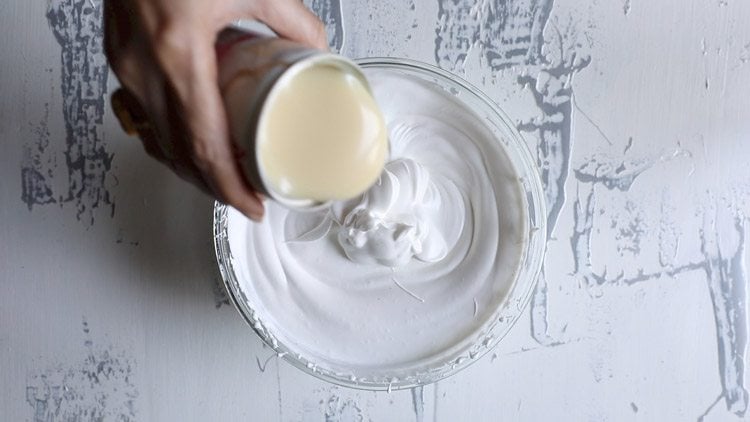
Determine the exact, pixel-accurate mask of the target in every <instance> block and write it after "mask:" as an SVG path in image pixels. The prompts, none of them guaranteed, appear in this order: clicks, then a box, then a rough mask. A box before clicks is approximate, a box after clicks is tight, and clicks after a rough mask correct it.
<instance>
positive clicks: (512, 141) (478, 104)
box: [213, 58, 547, 391]
mask: <svg viewBox="0 0 750 422" xmlns="http://www.w3.org/2000/svg"><path fill="white" fill-rule="evenodd" d="M357 63H358V64H359V65H360V66H361V67H362V68H363V69H364V70H365V72H367V70H368V69H377V70H387V71H389V72H397V73H400V74H403V75H408V76H410V77H415V78H418V79H421V80H422V81H426V82H429V83H432V84H435V85H437V86H439V87H440V88H442V89H443V90H444V91H445V92H448V93H450V94H451V95H453V96H455V98H456V99H458V100H459V101H460V102H462V103H463V104H464V105H465V106H466V108H467V109H468V110H470V111H471V112H473V113H474V114H475V115H476V116H478V117H479V118H480V119H482V121H483V122H484V123H485V125H486V126H487V128H488V129H489V130H490V131H491V132H492V133H493V134H494V135H495V138H496V139H497V141H498V142H500V143H501V145H502V147H503V151H504V152H505V154H507V156H508V158H509V159H510V162H511V163H512V165H513V166H514V170H515V172H516V174H518V176H519V177H518V181H519V185H520V186H519V189H520V190H521V195H520V196H521V198H522V201H523V202H524V203H523V208H524V211H525V218H524V221H523V224H524V226H525V227H523V228H522V229H523V230H524V231H525V233H527V234H528V236H527V237H526V239H525V245H524V247H523V250H522V252H521V254H520V257H519V262H518V265H517V267H516V269H515V277H514V279H513V281H512V283H511V285H510V288H509V290H508V293H507V295H506V296H505V297H504V299H503V300H502V302H501V303H499V305H498V306H497V308H496V309H494V312H492V313H491V314H490V315H491V317H489V318H486V319H485V321H483V322H482V325H481V328H480V329H478V330H476V331H475V332H473V333H471V335H470V336H467V339H468V340H469V341H466V346H465V347H462V349H460V350H456V351H453V352H451V354H450V355H448V356H445V357H444V358H442V359H440V360H439V361H436V362H434V363H433V364H431V365H430V366H429V367H422V368H419V369H418V370H416V371H414V372H413V373H409V374H407V375H406V376H402V375H403V374H399V375H400V376H398V377H394V376H393V374H392V373H389V370H388V368H382V370H381V368H377V367H376V368H368V370H367V371H366V373H356V371H352V370H347V368H341V367H336V365H333V364H331V365H328V364H326V362H321V361H320V360H318V361H315V362H314V361H311V360H309V359H307V358H306V357H305V356H303V354H302V353H300V351H299V350H294V347H293V345H290V344H285V343H283V342H281V341H279V340H277V338H276V336H275V335H274V333H273V332H271V331H272V329H271V328H269V327H267V326H266V325H265V324H264V323H263V321H262V320H261V318H260V317H259V313H258V312H257V309H258V304H257V303H256V301H255V300H256V298H255V297H254V296H253V294H252V293H250V294H248V292H246V291H244V290H243V288H242V284H243V283H241V282H240V281H241V280H240V279H239V278H238V277H240V276H238V274H243V272H242V271H237V270H238V266H242V265H246V264H243V263H241V262H239V261H238V260H237V259H236V258H235V255H234V254H233V253H232V245H231V242H230V236H229V233H230V232H232V231H233V230H242V229H243V228H244V227H246V226H247V222H246V221H245V222H242V223H235V224H237V225H238V226H237V227H231V226H232V221H242V220H240V219H241V217H238V215H239V213H238V212H237V211H236V210H234V209H232V208H231V207H228V206H226V205H223V204H220V203H216V204H215V206H214V226H213V231H214V247H215V251H216V258H217V261H218V265H219V270H220V272H221V275H222V279H223V281H224V286H225V288H226V290H227V292H228V294H229V297H230V298H231V300H232V302H233V303H234V305H235V307H236V309H237V310H238V311H239V313H240V315H242V317H243V318H244V319H245V321H247V323H248V324H249V325H250V326H251V327H252V328H253V329H254V330H255V332H256V333H257V334H258V336H260V338H261V339H263V341H265V342H266V343H267V344H268V345H269V346H270V347H271V348H272V349H274V350H275V351H276V352H277V354H278V355H279V357H283V358H284V359H285V360H286V361H287V362H289V363H291V364H292V365H294V366H296V367H297V368H299V369H301V370H302V371H304V372H306V373H308V374H311V375H314V376H316V377H318V378H321V379H323V380H326V381H329V382H332V383H334V384H338V385H343V386H347V387H353V388H360V389H368V390H389V391H390V390H391V389H404V388H412V387H415V386H419V385H425V384H430V383H433V382H435V381H438V380H440V379H443V378H445V377H448V376H450V375H452V374H455V373H456V372H458V371H460V370H462V369H464V368H466V367H467V366H468V365H470V364H471V363H473V362H475V361H477V360H478V359H480V358H481V357H482V356H483V355H485V354H486V353H487V352H488V351H489V350H491V349H492V348H493V347H494V346H495V345H497V343H498V342H499V341H500V340H502V338H503V337H504V336H505V335H506V334H507V333H508V331H509V330H510V329H511V328H512V327H513V325H514V324H515V322H516V321H517V320H518V318H519V316H520V315H521V313H522V312H523V311H524V309H525V307H526V305H527V304H528V302H529V299H530V297H531V294H532V292H533V290H534V287H535V285H536V281H537V278H538V276H539V272H540V270H541V266H542V261H543V259H544V253H545V248H546V232H547V230H546V215H547V214H546V210H545V204H544V199H543V198H544V191H543V188H542V184H541V180H540V177H539V171H538V168H537V166H536V164H535V160H534V158H533V156H532V154H531V152H530V151H529V149H528V147H527V146H526V143H525V142H524V140H523V138H522V137H521V135H520V134H519V133H518V131H517V130H516V128H515V126H514V125H513V123H512V121H511V119H510V118H508V116H507V115H506V114H505V113H504V112H503V111H502V110H500V109H499V107H498V106H497V105H496V104H495V103H494V102H493V101H492V100H491V99H490V98H489V97H487V96H486V95H484V94H483V93H482V92H481V91H479V90H478V89H477V88H475V87H473V86H471V85H470V84H469V83H467V82H466V81H464V80H463V79H461V78H459V77H458V76H456V75H453V74H451V73H449V72H446V71H444V70H441V69H439V68H437V67H434V66H431V65H427V64H424V63H420V62H417V61H413V60H405V59H394V58H367V59H360V60H357ZM239 224H244V226H239ZM469 337H471V338H469ZM331 341H335V340H334V339H331Z"/></svg>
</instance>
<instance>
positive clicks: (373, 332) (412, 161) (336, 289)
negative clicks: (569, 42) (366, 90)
mask: <svg viewBox="0 0 750 422" xmlns="http://www.w3.org/2000/svg"><path fill="white" fill-rule="evenodd" d="M366 74H367V76H368V79H369V81H370V84H371V87H372V89H373V93H374V95H375V98H376V100H377V101H378V104H379V105H380V106H381V109H382V111H383V114H384V117H385V119H386V122H387V124H388V129H389V138H390V141H391V159H392V162H391V163H390V164H388V165H387V167H386V172H385V173H384V174H383V176H382V178H381V180H380V183H379V184H378V185H376V186H374V187H373V188H372V189H371V190H370V191H369V192H367V194H366V195H364V196H363V197H361V198H358V199H356V200H353V201H349V202H346V203H339V204H335V205H334V206H333V207H332V208H331V209H329V210H325V211H323V212H319V213H309V212H308V213H303V212H295V211H290V210H288V209H286V208H283V207H281V206H279V205H277V204H274V203H268V208H267V214H266V217H265V219H264V221H263V222H262V223H261V224H251V223H248V222H247V220H245V219H244V218H243V217H241V216H240V215H239V213H231V214H230V221H229V230H228V236H229V238H228V241H229V243H230V245H231V250H232V255H233V262H234V268H235V272H236V273H237V278H238V280H239V283H240V286H239V287H240V289H241V291H242V294H243V295H244V296H245V297H246V299H247V301H248V302H249V304H250V306H251V307H252V309H253V311H254V318H257V320H258V321H262V326H263V327H264V330H266V331H267V332H268V335H269V336H270V337H272V338H274V339H277V340H278V341H279V342H281V343H283V344H285V345H287V346H288V347H289V348H290V349H292V350H293V351H294V353H297V354H299V355H300V356H301V357H303V358H304V359H306V360H308V361H311V362H315V364H316V365H319V366H320V367H325V368H326V369H327V370H330V371H336V372H341V373H351V374H356V375H357V376H363V374H367V373H369V372H370V371H373V372H378V373H381V374H382V373H391V374H396V375H394V376H399V375H398V374H408V373H410V371H414V370H417V368H425V367H427V366H429V365H431V363H433V362H436V361H441V362H442V361H444V359H447V358H450V357H451V356H454V357H455V356H457V354H458V353H459V352H461V351H465V350H466V348H467V347H469V345H470V344H472V342H473V341H475V336H476V335H477V333H479V332H480V331H481V329H482V327H485V326H486V325H487V324H488V323H490V321H491V320H492V317H493V315H494V312H495V311H496V310H497V309H498V307H499V306H500V304H501V303H503V301H504V299H505V297H506V294H507V293H508V291H509V290H510V289H511V288H512V286H513V283H514V280H515V274H516V272H517V270H518V265H519V262H520V256H521V253H522V250H523V248H524V245H525V242H526V239H527V236H528V231H527V230H528V229H527V228H526V225H525V221H527V217H526V215H525V210H524V205H523V204H524V200H525V199H524V196H523V193H522V192H523V191H522V189H521V187H520V184H519V182H518V173H517V172H516V170H515V168H514V166H513V164H512V163H511V161H510V159H509V158H508V155H507V154H506V153H505V150H504V147H503V142H502V140H500V139H498V138H497V137H496V135H495V134H494V133H493V132H492V131H491V130H490V129H489V128H488V126H487V125H486V123H485V122H484V121H483V117H481V116H478V115H477V114H474V112H472V111H471V110H469V109H468V108H467V107H466V105H465V104H464V103H463V102H462V101H461V100H460V99H459V98H457V97H456V96H455V95H453V94H451V93H450V92H447V91H444V90H442V89H441V88H440V87H439V86H437V85H434V84H432V83H430V82H427V81H425V80H422V79H419V78H416V77H413V76H409V75H404V74H403V73H400V72H398V71H394V70H388V69H379V70H366ZM415 299H417V300H415Z"/></svg>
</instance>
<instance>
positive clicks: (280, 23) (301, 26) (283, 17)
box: [256, 0, 328, 50]
mask: <svg viewBox="0 0 750 422" xmlns="http://www.w3.org/2000/svg"><path fill="white" fill-rule="evenodd" d="M257 7H258V8H259V10H258V11H257V15H256V16H257V18H258V19H260V20H261V21H262V22H263V23H265V24H266V25H268V26H269V27H270V28H271V29H273V30H274V31H275V32H276V33H277V34H279V35H280V36H282V37H284V38H289V39H290V40H293V41H297V42H301V43H303V44H307V45H309V46H312V47H316V48H320V49H323V50H326V49H328V37H327V36H326V28H325V25H323V22H321V21H320V19H318V17H317V16H315V14H314V13H313V12H311V11H310V9H308V8H307V7H306V6H305V5H304V3H302V2H301V1H300V0H274V1H268V2H261V5H259V6H257Z"/></svg>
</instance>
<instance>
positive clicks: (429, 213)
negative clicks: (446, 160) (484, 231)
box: [338, 158, 464, 267]
mask: <svg viewBox="0 0 750 422" xmlns="http://www.w3.org/2000/svg"><path fill="white" fill-rule="evenodd" d="M454 193H456V194H457V193H458V192H457V191H455V190H454ZM452 199H454V198H445V199H444V198H443V195H442V194H441V191H440V189H438V188H437V187H436V186H435V183H434V182H433V181H432V179H431V178H430V172H429V171H428V170H427V169H426V168H425V167H424V166H422V165H421V164H419V163H418V162H417V161H415V160H413V159H410V158H402V159H397V160H394V161H391V162H390V163H388V164H386V166H385V169H384V170H383V174H382V175H381V176H380V179H379V180H378V181H377V183H375V185H374V186H373V187H372V188H370V190H369V191H367V192H366V193H365V194H364V195H362V197H361V198H360V199H357V200H355V201H354V202H355V203H354V205H353V206H352V207H351V208H350V209H349V211H348V212H347V213H346V215H345V216H344V218H343V221H342V223H341V227H340V229H339V232H338V241H339V244H340V245H341V247H342V249H343V250H344V253H346V256H347V257H348V258H349V259H350V260H352V261H355V262H359V263H363V264H380V265H385V266H388V267H400V266H403V265H406V264H407V263H408V262H409V261H410V260H411V259H412V258H416V259H418V260H420V261H423V262H437V261H439V260H441V259H443V258H445V256H446V255H447V254H448V250H449V249H452V247H453V244H451V245H448V244H447V242H446V239H445V236H444V235H443V233H442V230H443V226H444V225H445V223H446V222H447V221H446V217H447V214H449V213H448V212H447V210H446V208H447V207H457V208H458V209H454V210H451V212H452V213H456V212H458V214H460V215H461V216H463V214H464V208H463V203H462V202H460V201H459V202H454V201H452ZM454 243H455V240H454Z"/></svg>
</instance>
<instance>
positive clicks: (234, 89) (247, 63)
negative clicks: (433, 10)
mask: <svg viewBox="0 0 750 422" xmlns="http://www.w3.org/2000/svg"><path fill="white" fill-rule="evenodd" d="M216 51H217V59H218V63H219V75H218V77H219V88H220V90H221V95H222V98H223V99H224V105H225V108H226V112H227V118H228V122H229V131H230V136H231V137H232V141H233V142H234V144H235V145H236V147H237V149H238V157H239V159H240V163H241V168H242V171H243V173H244V176H245V177H246V179H247V181H248V182H249V183H250V185H251V186H252V187H253V188H254V189H256V190H257V191H259V192H262V193H263V194H265V195H267V196H268V197H270V198H272V199H274V200H275V201H277V202H279V203H280V204H282V205H284V206H287V207H289V208H294V209H301V210H312V209H319V208H322V207H325V206H326V205H327V204H328V202H321V201H316V200H312V199H304V198H289V197H285V196H283V195H282V194H280V193H279V192H278V191H276V190H275V189H274V188H273V186H272V185H271V184H270V183H268V181H267V179H266V178H265V177H264V175H263V174H262V173H263V172H262V170H261V169H262V166H261V165H260V163H259V161H258V160H259V157H258V149H257V142H256V136H257V130H258V120H259V118H260V115H261V112H262V111H263V108H264V106H265V105H266V99H267V98H268V96H269V95H270V93H271V92H272V90H273V89H274V87H276V86H277V85H279V84H283V82H284V80H289V79H290V78H291V77H293V76H294V75H295V74H297V73H299V72H300V71H302V70H303V69H306V68H309V67H311V66H318V65H326V66H335V67H337V68H339V69H341V70H342V71H344V72H347V73H349V74H350V75H353V76H355V77H356V78H358V79H359V80H360V81H361V82H362V84H363V85H364V86H365V87H366V88H367V89H368V90H369V89H370V88H369V85H368V83H367V80H366V78H365V76H364V75H363V73H362V71H361V70H360V69H359V67H358V66H357V65H356V64H355V63H354V62H352V61H350V60H348V59H346V58H345V57H342V56H339V55H336V54H332V53H329V52H326V51H323V50H318V49H313V48H310V47H307V46H304V45H302V44H299V43H296V42H293V41H289V40H286V39H282V38H277V37H267V36H263V35H259V34H257V33H253V32H247V31H242V30H237V29H230V30H226V31H224V32H223V33H222V34H221V35H220V37H219V40H218V42H217V47H216ZM291 124H293V122H291Z"/></svg>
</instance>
